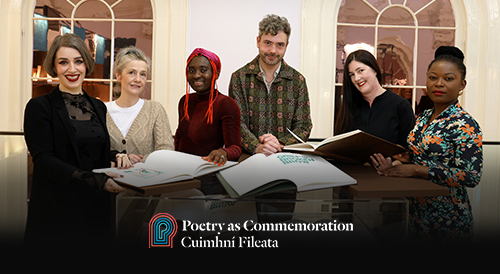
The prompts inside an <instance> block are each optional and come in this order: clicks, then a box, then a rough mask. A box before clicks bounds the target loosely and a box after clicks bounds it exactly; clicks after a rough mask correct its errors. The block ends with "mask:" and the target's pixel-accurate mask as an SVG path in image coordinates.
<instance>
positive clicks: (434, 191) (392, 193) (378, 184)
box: [337, 165, 450, 198]
mask: <svg viewBox="0 0 500 274" xmlns="http://www.w3.org/2000/svg"><path fill="white" fill-rule="evenodd" d="M337 167H338V168H339V169H341V170H342V171H344V172H345V173H347V174H349V175H350V176H351V177H353V178H354V179H356V181H357V184H356V185H350V186H345V187H344V188H346V189H347V191H348V192H349V193H351V194H352V195H354V196H355V197H357V198H382V197H387V198H390V197H417V196H448V195H450V193H449V190H448V188H446V187H444V186H440V185H437V184H435V183H432V182H430V181H428V180H425V179H423V178H399V177H385V176H380V175H378V174H377V172H376V171H375V170H374V169H373V168H372V167H371V166H369V165H337Z"/></svg>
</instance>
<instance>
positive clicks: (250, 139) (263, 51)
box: [229, 15, 312, 155]
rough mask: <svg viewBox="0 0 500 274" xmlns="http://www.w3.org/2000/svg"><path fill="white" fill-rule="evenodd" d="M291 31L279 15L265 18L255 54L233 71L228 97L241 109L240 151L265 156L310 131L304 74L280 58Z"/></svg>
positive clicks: (286, 21) (260, 27)
mask: <svg viewBox="0 0 500 274" xmlns="http://www.w3.org/2000/svg"><path fill="white" fill-rule="evenodd" d="M290 33H291V27H290V24H289V23H288V20H287V19H286V18H285V17H280V16H278V15H267V16H266V17H264V19H262V21H260V23H259V35H258V36H257V48H258V49H259V55H257V57H255V58H254V59H253V60H252V61H251V62H249V63H248V64H246V65H245V66H243V67H242V68H240V69H238V70H237V71H236V72H234V73H233V74H232V76H231V81H230V85H229V96H230V97H232V98H233V99H234V100H235V101H236V103H237V104H238V106H239V108H240V111H241V137H242V146H243V149H244V150H245V151H246V152H247V153H249V154H254V153H264V154H266V155H271V154H273V153H277V152H280V151H281V150H282V148H283V147H284V145H290V144H293V143H296V142H298V141H297V139H296V138H295V137H293V136H292V134H290V133H289V132H288V130H290V131H292V132H293V133H294V134H296V135H297V136H298V137H300V138H301V139H302V140H304V141H305V140H307V139H308V137H309V134H310V133H311V129H312V121H311V113H310V103H309V94H308V92H307V85H306V81H305V78H304V76H302V74H300V73H299V72H298V71H296V70H295V69H294V68H292V67H291V66H289V65H288V64H287V63H286V62H285V61H284V60H283V57H284V55H285V52H286V49H287V46H288V42H289V37H290Z"/></svg>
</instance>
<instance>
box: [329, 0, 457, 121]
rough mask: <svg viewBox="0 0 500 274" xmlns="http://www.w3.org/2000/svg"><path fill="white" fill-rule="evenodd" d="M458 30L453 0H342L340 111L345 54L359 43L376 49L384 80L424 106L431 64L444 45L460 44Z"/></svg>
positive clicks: (417, 106) (418, 106) (338, 63)
mask: <svg viewBox="0 0 500 274" xmlns="http://www.w3.org/2000/svg"><path fill="white" fill-rule="evenodd" d="M455 30H456V29H455V18H454V13H453V9H452V6H451V4H450V1H449V0H411V1H407V0H399V1H397V0H385V1H380V0H343V1H342V3H341V5H340V8H339V13H338V19H337V54H336V58H337V60H336V71H335V86H336V104H335V105H336V108H335V109H336V111H335V113H337V110H338V105H339V103H340V89H341V86H342V79H343V78H342V77H343V73H344V71H343V66H344V60H345V58H346V57H347V55H348V54H349V53H350V52H352V51H353V50H356V49H358V48H365V49H368V50H370V51H371V52H372V53H374V55H375V53H376V57H377V60H378V63H379V66H380V69H381V71H382V73H383V81H384V83H383V84H384V86H385V87H388V88H390V89H391V90H392V91H393V92H395V93H398V94H400V95H401V96H403V97H405V98H407V99H408V100H410V102H411V104H412V106H413V109H414V110H415V113H416V114H418V113H419V112H421V111H422V109H425V108H426V106H424V101H425V99H426V98H422V96H423V95H425V85H426V72H427V66H428V64H429V63H430V62H431V61H432V59H433V58H434V51H435V50H436V49H437V48H438V47H439V46H442V45H447V46H452V45H454V44H455ZM419 103H420V104H419Z"/></svg>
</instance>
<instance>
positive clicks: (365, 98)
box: [335, 50, 415, 147]
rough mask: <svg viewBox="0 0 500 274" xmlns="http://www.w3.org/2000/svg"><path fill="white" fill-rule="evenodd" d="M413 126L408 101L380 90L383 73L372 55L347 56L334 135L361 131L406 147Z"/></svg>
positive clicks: (386, 90)
mask: <svg viewBox="0 0 500 274" xmlns="http://www.w3.org/2000/svg"><path fill="white" fill-rule="evenodd" d="M414 125H415V116H414V114H413V110H412V108H411V105H410V103H409V102H408V100H406V99H404V98H403V97H401V96H399V95H397V94H395V93H393V92H391V91H390V90H389V89H385V88H384V87H383V86H382V73H381V71H380V68H379V66H378V64H377V60H376V59H375V57H374V56H373V54H371V53H370V52H368V51H366V50H357V51H355V52H352V53H351V54H349V56H348V57H347V59H346V62H345V65H344V79H343V86H342V103H341V107H340V111H339V113H338V114H337V119H336V122H335V134H340V133H345V132H349V131H352V130H355V129H360V130H363V131H364V132H366V133H369V134H372V135H375V136H377V137H379V138H382V139H385V140H387V141H390V142H392V143H395V144H399V145H401V146H404V147H406V137H407V136H408V133H409V132H410V130H411V129H412V128H413V126H414Z"/></svg>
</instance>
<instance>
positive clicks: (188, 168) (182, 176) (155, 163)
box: [94, 150, 237, 187]
mask: <svg viewBox="0 0 500 274" xmlns="http://www.w3.org/2000/svg"><path fill="white" fill-rule="evenodd" d="M235 164H237V163H236V162H226V164H225V165H224V166H222V167H219V166H217V165H214V164H213V163H209V162H207V161H205V160H203V159H201V156H197V155H192V154H187V153H183V152H179V151H173V150H157V151H155V152H153V153H151V154H150V155H149V156H148V158H147V159H146V162H145V163H137V164H135V165H134V167H133V168H130V169H117V168H107V169H97V170H94V172H107V171H111V172H115V173H118V174H120V175H123V176H124V177H123V178H116V179H115V180H116V181H120V182H122V183H125V184H129V185H133V186H136V187H144V186H151V185H155V184H160V183H169V182H177V181H182V180H188V179H192V178H194V177H198V176H201V175H205V174H208V173H211V172H215V171H217V170H221V169H224V168H227V167H230V166H232V165H235Z"/></svg>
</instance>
